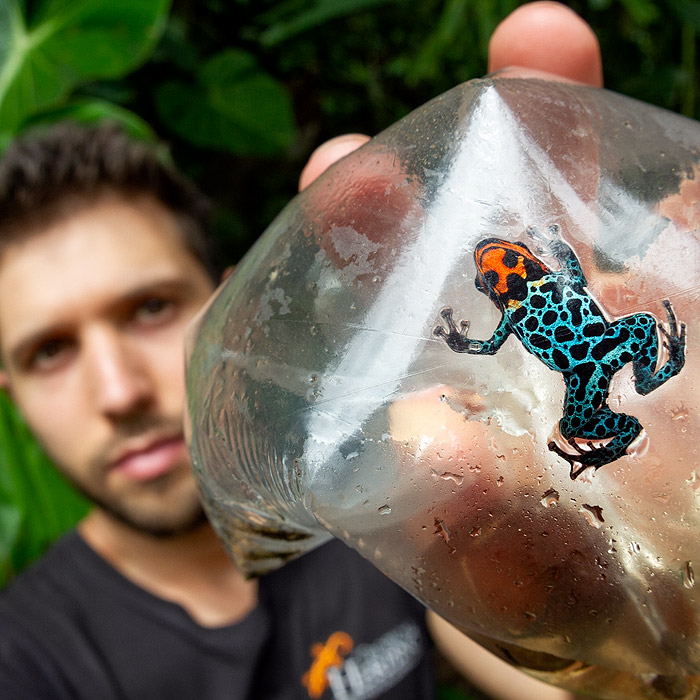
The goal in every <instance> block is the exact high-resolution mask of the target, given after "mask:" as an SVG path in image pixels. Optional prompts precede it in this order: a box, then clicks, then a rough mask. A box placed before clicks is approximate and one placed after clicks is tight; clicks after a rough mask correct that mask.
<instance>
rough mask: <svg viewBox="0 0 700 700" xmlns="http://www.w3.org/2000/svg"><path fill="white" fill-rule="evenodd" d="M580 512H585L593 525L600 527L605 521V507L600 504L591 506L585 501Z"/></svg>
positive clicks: (589, 522)
mask: <svg viewBox="0 0 700 700" xmlns="http://www.w3.org/2000/svg"><path fill="white" fill-rule="evenodd" d="M578 512H579V513H583V515H584V517H585V518H586V520H587V521H588V524H589V525H590V526H591V527H595V528H600V526H601V525H602V524H603V523H604V522H605V518H603V509H602V508H601V507H600V506H589V505H588V504H587V503H584V504H583V505H582V506H581V507H580V508H579V510H578Z"/></svg>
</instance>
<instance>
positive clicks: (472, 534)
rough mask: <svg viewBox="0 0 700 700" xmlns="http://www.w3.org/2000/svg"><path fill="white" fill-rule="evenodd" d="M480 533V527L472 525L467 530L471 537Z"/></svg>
mask: <svg viewBox="0 0 700 700" xmlns="http://www.w3.org/2000/svg"><path fill="white" fill-rule="evenodd" d="M480 534H481V528H480V527H473V528H472V529H471V530H469V535H470V536H471V537H478V536H479V535H480Z"/></svg>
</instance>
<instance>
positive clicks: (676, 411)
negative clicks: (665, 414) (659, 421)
mask: <svg viewBox="0 0 700 700" xmlns="http://www.w3.org/2000/svg"><path fill="white" fill-rule="evenodd" d="M687 417H688V409H687V408H686V407H685V406H684V405H683V404H682V403H681V404H678V406H676V407H675V408H673V409H671V420H685V419H686V418H687Z"/></svg>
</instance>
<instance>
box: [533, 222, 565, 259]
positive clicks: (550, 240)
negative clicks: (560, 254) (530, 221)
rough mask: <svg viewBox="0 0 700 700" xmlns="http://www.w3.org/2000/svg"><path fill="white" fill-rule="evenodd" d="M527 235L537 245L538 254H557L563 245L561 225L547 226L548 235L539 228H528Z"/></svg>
mask: <svg viewBox="0 0 700 700" xmlns="http://www.w3.org/2000/svg"><path fill="white" fill-rule="evenodd" d="M525 233H527V235H528V237H529V238H531V239H532V240H533V241H534V243H535V244H536V246H537V248H536V250H535V252H536V253H538V254H541V253H549V252H554V253H556V251H557V247H558V246H559V245H561V242H562V240H561V227H560V226H559V224H550V225H549V226H547V231H546V233H543V232H542V231H540V229H538V228H537V226H528V227H527V229H526V231H525Z"/></svg>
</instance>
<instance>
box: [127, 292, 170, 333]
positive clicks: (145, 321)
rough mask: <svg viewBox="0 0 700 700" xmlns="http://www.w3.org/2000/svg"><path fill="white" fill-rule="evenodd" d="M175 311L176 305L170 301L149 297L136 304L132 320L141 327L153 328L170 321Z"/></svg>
mask: <svg viewBox="0 0 700 700" xmlns="http://www.w3.org/2000/svg"><path fill="white" fill-rule="evenodd" d="M175 311H176V305H175V303H174V302H173V301H171V300H170V299H165V298H163V297H149V298H148V299H144V300H143V301H141V302H140V303H139V304H137V306H136V308H135V310H134V315H133V317H134V320H135V321H136V322H137V323H139V324H142V325H146V326H155V325H158V324H160V323H164V322H166V321H168V320H170V319H171V318H172V317H173V316H174V315H175Z"/></svg>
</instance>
